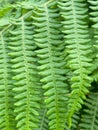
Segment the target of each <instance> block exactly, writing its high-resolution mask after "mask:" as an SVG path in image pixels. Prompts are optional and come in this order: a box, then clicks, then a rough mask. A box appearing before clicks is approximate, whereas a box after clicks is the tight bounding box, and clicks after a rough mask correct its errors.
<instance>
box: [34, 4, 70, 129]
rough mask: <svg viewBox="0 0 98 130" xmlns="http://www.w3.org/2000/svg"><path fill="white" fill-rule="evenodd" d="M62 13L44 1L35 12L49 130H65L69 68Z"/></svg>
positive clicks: (40, 69) (38, 51)
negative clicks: (60, 17)
mask: <svg viewBox="0 0 98 130" xmlns="http://www.w3.org/2000/svg"><path fill="white" fill-rule="evenodd" d="M58 18H59V12H58V9H57V8H56V7H55V3H52V5H51V4H48V5H47V4H44V5H43V6H40V7H38V9H37V10H36V11H34V15H33V19H34V23H33V24H34V25H35V35H34V37H35V43H36V45H37V46H38V50H37V51H36V53H37V56H38V57H39V64H40V66H39V67H38V69H39V71H40V72H39V74H40V75H41V82H42V83H43V89H44V90H45V93H44V95H45V97H46V98H45V103H46V107H47V116H48V119H49V130H64V127H65V112H66V109H67V107H65V106H66V104H67V101H66V100H67V96H66V94H67V93H68V90H67V84H66V83H65V81H66V78H65V76H64V75H65V74H66V70H65V69H64V66H65V62H64V57H63V50H64V45H63V42H62V38H63V37H62V34H61V32H60V30H59V28H61V24H60V23H59V21H58Z"/></svg>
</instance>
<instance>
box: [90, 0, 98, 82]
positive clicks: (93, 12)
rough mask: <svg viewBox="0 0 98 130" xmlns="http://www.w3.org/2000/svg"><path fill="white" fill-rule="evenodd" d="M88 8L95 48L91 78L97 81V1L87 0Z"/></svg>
mask: <svg viewBox="0 0 98 130" xmlns="http://www.w3.org/2000/svg"><path fill="white" fill-rule="evenodd" d="M88 3H89V8H90V9H91V12H90V20H91V21H92V25H91V27H92V30H93V36H94V38H93V41H94V49H95V63H94V73H93V78H94V80H96V81H98V74H97V70H98V62H97V61H98V20H97V19H98V9H97V6H98V1H97V0H94V1H93V0H88Z"/></svg>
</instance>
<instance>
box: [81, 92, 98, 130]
mask: <svg viewBox="0 0 98 130" xmlns="http://www.w3.org/2000/svg"><path fill="white" fill-rule="evenodd" d="M85 107H86V108H84V110H83V111H84V113H83V114H82V119H81V123H80V130H98V94H97V93H91V94H90V95H89V96H88V98H87V100H86V102H85Z"/></svg>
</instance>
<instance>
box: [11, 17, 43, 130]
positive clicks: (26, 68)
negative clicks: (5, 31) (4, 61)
mask: <svg viewBox="0 0 98 130" xmlns="http://www.w3.org/2000/svg"><path fill="white" fill-rule="evenodd" d="M33 30H34V28H33V26H32V24H31V22H28V21H26V20H25V19H23V18H21V19H20V20H18V21H17V23H16V22H15V26H14V29H13V30H12V31H10V33H11V37H10V41H11V42H10V43H9V44H10V45H9V48H10V50H11V52H10V53H9V55H10V57H11V58H12V59H11V62H12V71H13V73H14V77H13V79H14V88H13V91H14V93H15V94H14V97H15V110H14V112H15V113H16V120H17V129H18V130H31V129H33V128H36V127H38V115H39V113H38V110H39V108H40V104H39V101H40V92H39V90H40V86H39V79H38V76H37V70H36V66H37V65H36V61H37V58H36V55H35V52H34V51H35V49H36V46H35V44H34V40H33V32H34V31H33Z"/></svg>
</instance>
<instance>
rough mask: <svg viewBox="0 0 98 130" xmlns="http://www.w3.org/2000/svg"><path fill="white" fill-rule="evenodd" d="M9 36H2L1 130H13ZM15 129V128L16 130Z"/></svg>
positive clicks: (0, 40)
mask: <svg viewBox="0 0 98 130" xmlns="http://www.w3.org/2000/svg"><path fill="white" fill-rule="evenodd" d="M9 61H10V58H9V56H8V46H7V35H6V34H4V33H1V34H0V129H2V130H13V128H12V127H13V121H14V119H13V93H12V88H13V85H12V81H11V77H12V76H11V68H10V65H11V64H10V63H9ZM14 129H15V128H14Z"/></svg>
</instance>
